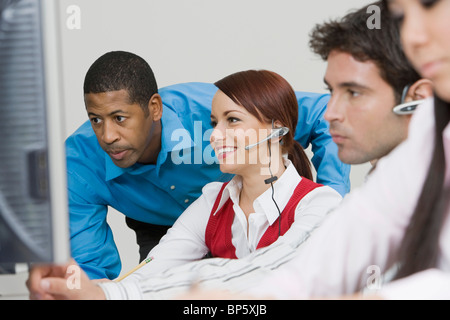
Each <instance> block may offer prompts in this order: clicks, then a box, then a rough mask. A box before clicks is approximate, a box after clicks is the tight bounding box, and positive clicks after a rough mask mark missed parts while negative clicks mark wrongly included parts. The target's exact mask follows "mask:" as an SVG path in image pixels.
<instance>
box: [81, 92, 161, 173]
mask: <svg viewBox="0 0 450 320" xmlns="http://www.w3.org/2000/svg"><path fill="white" fill-rule="evenodd" d="M84 100H85V104H86V111H87V113H88V116H89V119H90V121H91V125H92V128H93V129H94V132H95V135H96V136H97V139H98V142H99V143H100V146H101V147H102V149H103V150H104V151H105V152H106V153H108V155H109V156H110V157H111V159H112V161H113V162H114V164H116V165H117V166H118V167H121V168H127V167H130V166H132V165H133V164H135V163H136V162H140V163H147V161H148V158H149V154H148V153H149V150H150V149H151V145H152V144H151V142H152V135H153V134H152V131H153V130H152V128H153V127H154V125H153V118H152V116H151V113H150V114H146V113H144V110H143V109H142V108H141V106H140V105H139V104H137V103H135V104H130V102H129V96H128V92H127V91H126V90H119V91H110V92H102V93H89V94H85V96H84Z"/></svg>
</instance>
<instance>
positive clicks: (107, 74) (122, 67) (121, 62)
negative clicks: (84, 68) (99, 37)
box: [83, 51, 158, 111]
mask: <svg viewBox="0 0 450 320" xmlns="http://www.w3.org/2000/svg"><path fill="white" fill-rule="evenodd" d="M122 89H124V90H126V91H128V95H129V99H130V103H132V104H133V103H138V104H139V105H140V106H141V107H142V108H143V109H144V111H148V109H147V106H148V102H149V101H150V98H151V97H152V96H153V95H154V94H155V93H158V85H157V83H156V79H155V75H154V74H153V71H152V69H151V68H150V66H149V64H148V63H147V62H146V61H145V60H144V59H142V58H141V57H139V56H137V55H136V54H134V53H130V52H125V51H112V52H108V53H106V54H104V55H102V56H101V57H100V58H98V59H97V60H96V61H95V62H94V63H93V64H92V65H91V67H90V68H89V70H88V72H87V73H86V77H85V79H84V86H83V90H84V94H87V93H101V92H109V91H117V90H122Z"/></svg>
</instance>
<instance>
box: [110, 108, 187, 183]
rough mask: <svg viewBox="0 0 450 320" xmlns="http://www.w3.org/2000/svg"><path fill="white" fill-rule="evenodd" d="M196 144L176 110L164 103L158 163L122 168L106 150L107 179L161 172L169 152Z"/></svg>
mask: <svg viewBox="0 0 450 320" xmlns="http://www.w3.org/2000/svg"><path fill="white" fill-rule="evenodd" d="M193 146H195V144H194V142H193V141H192V137H191V135H190V133H189V131H187V130H186V129H185V128H184V126H183V124H182V123H181V121H180V119H179V117H178V115H177V114H176V112H175V111H173V110H172V109H170V108H169V107H167V106H166V105H164V104H163V114H162V117H161V151H160V152H159V154H158V158H157V160H156V165H151V164H149V165H144V164H140V163H136V164H134V165H132V166H131V167H128V168H120V167H118V166H116V165H115V164H114V162H113V161H112V159H111V157H110V156H109V155H108V154H107V153H106V152H105V170H106V175H105V180H106V181H109V180H112V179H115V178H117V177H119V176H121V175H122V174H124V173H129V174H136V175H137V174H141V173H143V172H146V171H149V170H151V169H153V168H156V173H157V174H159V170H160V168H161V165H162V164H163V163H164V162H165V161H166V159H167V155H168V153H170V152H172V151H180V150H182V149H189V148H191V147H193Z"/></svg>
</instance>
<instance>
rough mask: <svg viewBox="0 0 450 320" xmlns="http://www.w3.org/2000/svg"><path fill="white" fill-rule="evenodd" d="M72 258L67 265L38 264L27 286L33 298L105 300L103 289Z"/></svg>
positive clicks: (32, 270) (34, 267)
mask: <svg viewBox="0 0 450 320" xmlns="http://www.w3.org/2000/svg"><path fill="white" fill-rule="evenodd" d="M96 282H98V281H92V280H90V279H89V277H88V276H87V274H86V273H85V272H84V271H83V270H82V269H81V268H80V267H79V266H78V264H77V263H76V262H75V261H74V260H71V261H70V262H69V263H67V264H65V265H36V266H33V267H32V268H31V270H30V274H29V276H28V280H27V283H26V284H27V287H28V290H29V292H30V299H32V300H104V299H105V294H104V293H103V290H102V289H101V288H100V287H99V286H97V285H96Z"/></svg>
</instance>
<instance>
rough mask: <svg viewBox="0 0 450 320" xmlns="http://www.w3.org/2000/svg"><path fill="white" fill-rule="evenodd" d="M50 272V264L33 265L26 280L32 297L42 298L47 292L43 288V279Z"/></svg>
mask: <svg viewBox="0 0 450 320" xmlns="http://www.w3.org/2000/svg"><path fill="white" fill-rule="evenodd" d="M49 273H50V267H49V266H33V268H32V269H31V270H30V273H29V275H28V279H27V281H26V282H25V284H26V286H27V288H28V291H29V292H30V299H40V298H41V297H40V296H41V295H43V294H45V292H44V291H43V290H42V288H41V284H40V283H41V280H42V278H44V277H46V276H47V275H48V274H49Z"/></svg>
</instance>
